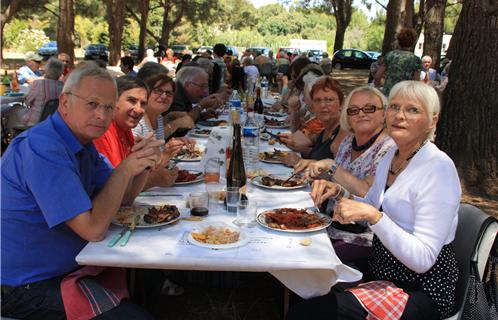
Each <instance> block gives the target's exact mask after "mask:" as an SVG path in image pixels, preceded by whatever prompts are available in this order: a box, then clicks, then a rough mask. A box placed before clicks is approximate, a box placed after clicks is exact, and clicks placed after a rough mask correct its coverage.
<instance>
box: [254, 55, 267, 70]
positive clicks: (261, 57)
mask: <svg viewBox="0 0 498 320" xmlns="http://www.w3.org/2000/svg"><path fill="white" fill-rule="evenodd" d="M265 63H270V59H268V57H267V56H265V55H264V54H263V53H261V52H256V59H254V64H255V65H256V66H257V67H258V69H261V67H262V66H263V65H264V64H265Z"/></svg>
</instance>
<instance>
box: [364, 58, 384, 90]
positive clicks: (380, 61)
mask: <svg viewBox="0 0 498 320" xmlns="http://www.w3.org/2000/svg"><path fill="white" fill-rule="evenodd" d="M383 63H384V56H383V55H379V56H378V57H377V60H376V61H374V62H372V64H371V65H370V72H369V74H368V84H369V85H370V86H374V79H375V74H376V73H377V70H379V66H381V65H382V64H383Z"/></svg>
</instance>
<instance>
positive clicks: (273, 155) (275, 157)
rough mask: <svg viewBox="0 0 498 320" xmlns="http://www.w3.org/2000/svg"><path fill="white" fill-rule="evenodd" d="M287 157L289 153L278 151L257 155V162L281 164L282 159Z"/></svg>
mask: <svg viewBox="0 0 498 320" xmlns="http://www.w3.org/2000/svg"><path fill="white" fill-rule="evenodd" d="M288 155H289V152H287V151H282V150H279V149H273V151H265V152H260V153H259V160H260V161H263V162H266V163H282V162H283V159H284V158H285V157H287V156H288Z"/></svg>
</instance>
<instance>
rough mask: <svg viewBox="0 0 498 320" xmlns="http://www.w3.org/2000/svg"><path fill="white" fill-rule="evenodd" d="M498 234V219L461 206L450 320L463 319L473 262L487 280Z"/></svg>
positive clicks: (466, 206) (455, 244) (467, 206)
mask: <svg viewBox="0 0 498 320" xmlns="http://www.w3.org/2000/svg"><path fill="white" fill-rule="evenodd" d="M497 232H498V221H497V220H496V219H495V218H493V217H491V216H489V215H488V214H486V213H484V212H483V211H481V210H480V209H478V208H476V207H474V206H472V205H469V204H461V205H460V210H459V211H458V227H457V231H456V234H455V240H454V249H455V254H456V259H457V263H458V268H459V274H458V282H457V286H456V302H455V310H454V314H453V316H452V317H450V318H447V320H449V319H451V320H456V319H460V318H461V315H462V311H463V306H464V301H465V297H466V295H467V291H468V288H467V284H468V280H469V275H470V271H471V269H470V268H471V261H473V259H474V260H476V261H477V262H478V270H479V275H480V277H481V279H485V271H486V270H485V269H486V265H487V262H488V258H489V255H490V252H491V249H492V247H493V244H494V242H495V241H496V234H497Z"/></svg>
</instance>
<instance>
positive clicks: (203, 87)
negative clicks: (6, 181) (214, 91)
mask: <svg viewBox="0 0 498 320" xmlns="http://www.w3.org/2000/svg"><path fill="white" fill-rule="evenodd" d="M189 83H191V84H193V85H194V86H196V87H199V88H202V89H208V88H209V85H208V84H198V83H195V82H193V81H189Z"/></svg>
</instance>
